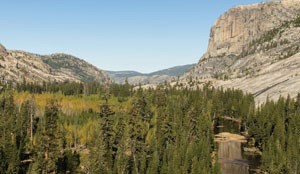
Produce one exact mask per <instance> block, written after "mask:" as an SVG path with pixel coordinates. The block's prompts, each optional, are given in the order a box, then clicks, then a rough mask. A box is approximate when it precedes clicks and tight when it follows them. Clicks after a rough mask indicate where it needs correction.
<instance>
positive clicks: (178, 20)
mask: <svg viewBox="0 0 300 174" xmlns="http://www.w3.org/2000/svg"><path fill="white" fill-rule="evenodd" d="M255 2H260V1H259V0H244V1H242V2H241V1H237V0H229V1H226V2H219V1H216V0H213V1H209V2H205V3H203V2H198V1H194V0H193V1H189V2H186V1H185V2H183V1H170V0H166V1H163V2H162V1H158V0H154V1H151V2H149V1H148V2H144V1H143V2H141V1H136V0H130V1H126V2H124V1H117V0H114V1H95V0H94V1H88V2H86V1H84V2H83V1H79V0H75V1H58V0H53V1H47V2H46V1H43V2H40V1H33V0H31V1H26V2H25V1H21V2H20V1H14V0H13V1H7V2H3V3H2V4H1V5H2V9H3V10H2V11H1V12H0V13H1V21H2V26H4V27H3V28H2V32H1V35H0V37H1V39H0V43H2V44H3V45H4V46H5V47H6V48H7V49H10V50H24V51H29V52H33V53H37V54H52V53H66V54H71V55H74V56H76V57H79V58H81V59H84V60H86V61H87V62H89V63H92V64H93V65H95V66H97V67H98V68H100V69H104V70H110V71H124V70H133V71H138V72H141V73H149V72H153V71H157V70H161V69H166V68H170V67H173V66H178V65H186V64H193V63H197V62H198V61H199V58H200V57H201V56H202V54H203V53H204V52H205V51H206V49H207V44H208V39H209V32H210V27H211V26H212V25H213V23H214V22H215V20H216V19H217V18H218V17H219V16H220V15H221V14H223V13H224V12H225V11H226V10H228V9H229V8H231V7H233V6H236V5H240V4H251V3H255ZM12 9H13V10H12Z"/></svg>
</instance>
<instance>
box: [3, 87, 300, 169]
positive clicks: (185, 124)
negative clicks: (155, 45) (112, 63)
mask: <svg viewBox="0 0 300 174" xmlns="http://www.w3.org/2000/svg"><path fill="white" fill-rule="evenodd" d="M8 88H10V87H8ZM0 98H1V99H0V110H1V111H0V113H1V115H0V139H1V142H0V173H10V174H15V173H20V174H25V173H28V172H30V173H90V174H96V173H134V174H152V173H153V174H157V173H161V174H167V173H172V174H174V173H178V174H181V173H191V174H199V173H212V174H217V173H221V169H220V165H219V160H218V157H217V154H216V149H217V144H216V143H215V142H214V135H213V133H214V132H213V129H214V128H215V126H216V125H217V123H218V122H219V120H220V118H221V117H223V116H230V117H232V118H236V119H240V120H242V124H241V125H242V127H241V128H240V129H241V131H245V130H248V133H249V134H248V136H249V139H251V144H249V145H248V146H249V147H250V146H251V145H252V146H255V147H256V148H258V149H259V150H260V151H262V166H261V169H262V170H263V171H268V172H269V173H299V172H300V171H299V163H300V155H299V154H300V146H299V142H300V138H299V134H300V132H299V130H300V124H299V123H300V112H299V111H300V104H299V103H300V97H298V99H297V100H293V99H291V98H288V99H283V98H281V99H280V100H279V101H277V102H273V101H267V102H266V104H265V105H262V106H261V107H259V108H255V103H254V98H253V96H252V95H249V94H244V93H243V92H242V91H240V90H231V89H228V90H224V89H214V88H209V87H204V88H203V89H197V90H194V91H190V90H187V89H182V90H177V89H176V88H175V87H171V86H160V87H158V88H157V89H155V90H154V89H149V90H141V89H137V90H133V87H132V86H130V85H129V84H125V85H117V84H112V85H110V86H100V85H97V84H79V83H61V84H60V83H54V84H50V83H45V84H44V85H34V84H27V85H26V84H23V85H19V86H18V87H17V88H16V89H15V90H11V89H4V90H3V91H2V93H1V97H0ZM246 132H247V131H246Z"/></svg>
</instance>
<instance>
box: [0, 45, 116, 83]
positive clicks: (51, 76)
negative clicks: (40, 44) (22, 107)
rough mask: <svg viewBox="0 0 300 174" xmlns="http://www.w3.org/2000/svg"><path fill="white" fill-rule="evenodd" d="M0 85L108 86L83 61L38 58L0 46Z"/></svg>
mask: <svg viewBox="0 0 300 174" xmlns="http://www.w3.org/2000/svg"><path fill="white" fill-rule="evenodd" d="M0 81H1V83H14V84H16V83H22V82H24V81H25V82H27V83H42V82H43V81H45V82H53V81H56V82H65V81H75V82H89V81H97V82H99V83H109V82H110V78H109V77H108V75H107V74H106V73H105V72H104V71H102V70H100V69H98V68H96V67H95V66H93V65H91V64H89V63H87V62H86V61H84V60H81V59H79V58H76V57H74V56H71V55H67V54H52V55H38V54H33V53H28V52H24V51H12V50H6V49H5V47H4V46H2V45H0Z"/></svg>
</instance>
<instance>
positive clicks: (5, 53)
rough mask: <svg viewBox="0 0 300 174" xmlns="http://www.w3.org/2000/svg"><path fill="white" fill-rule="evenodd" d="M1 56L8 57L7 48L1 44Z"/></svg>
mask: <svg viewBox="0 0 300 174" xmlns="http://www.w3.org/2000/svg"><path fill="white" fill-rule="evenodd" d="M0 56H1V57H5V56H7V51H6V48H5V47H4V46H3V45H2V44H0Z"/></svg>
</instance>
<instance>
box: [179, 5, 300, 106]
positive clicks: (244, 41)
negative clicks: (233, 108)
mask: <svg viewBox="0 0 300 174" xmlns="http://www.w3.org/2000/svg"><path fill="white" fill-rule="evenodd" d="M299 15H300V0H283V1H271V2H264V3H259V4H254V5H244V6H237V7H234V8H232V9H230V10H229V11H227V12H226V13H225V14H223V15H222V16H221V17H220V18H219V19H218V20H217V21H216V23H215V24H214V26H213V27H212V28H211V34H210V38H209V45H208V49H207V52H206V53H205V54H204V55H203V56H202V57H201V59H200V61H199V63H198V64H197V65H196V66H195V67H194V68H193V69H192V70H191V71H189V72H188V73H186V74H185V75H184V76H182V77H181V82H183V83H185V84H189V82H190V81H194V82H196V83H193V85H195V84H196V85H201V84H205V83H209V84H211V85H212V86H215V87H221V86H222V87H225V88H239V89H242V90H244V91H247V92H249V93H252V94H254V96H255V97H256V100H257V101H258V103H262V102H263V101H265V100H266V98H267V97H269V98H270V99H276V98H278V97H279V96H287V95H288V94H290V95H291V96H292V97H295V96H296V95H297V93H299V92H300V88H298V86H299V85H300V53H299V52H300V49H299V47H300V17H299ZM189 86H191V85H189Z"/></svg>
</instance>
